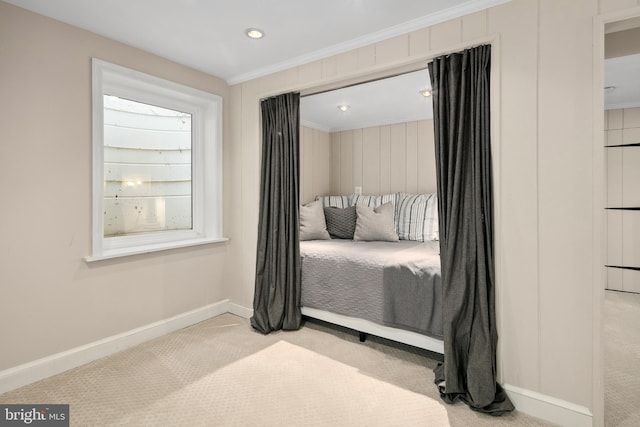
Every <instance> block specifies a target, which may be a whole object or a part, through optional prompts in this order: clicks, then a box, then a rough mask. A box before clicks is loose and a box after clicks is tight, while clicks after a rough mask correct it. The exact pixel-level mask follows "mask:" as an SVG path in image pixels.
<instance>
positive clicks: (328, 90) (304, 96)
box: [300, 67, 427, 98]
mask: <svg viewBox="0 0 640 427" xmlns="http://www.w3.org/2000/svg"><path fill="white" fill-rule="evenodd" d="M426 69H427V67H422V68H418V69H415V70H412V71H403V72H399V73H395V74H389V75H387V76H384V77H378V78H374V79H369V80H363V81H361V82H357V83H351V84H348V85H344V86H340V87H336V88H333V89H325V90H319V91H317V92H311V93H306V94H304V95H300V98H306V97H307V96H313V95H320V94H322V93H327V92H333V91H334V90H340V89H346V88H349V87H353V86H358V85H363V84H365V83H371V82H377V81H379V80H385V79H390V78H392V77H398V76H402V75H405V74H409V73H415V72H416V71H423V70H426Z"/></svg>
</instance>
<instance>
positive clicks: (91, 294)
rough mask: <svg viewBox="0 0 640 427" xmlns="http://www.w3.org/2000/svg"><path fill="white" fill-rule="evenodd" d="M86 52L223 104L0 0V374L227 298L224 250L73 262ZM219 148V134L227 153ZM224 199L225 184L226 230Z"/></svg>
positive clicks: (84, 219)
mask: <svg viewBox="0 0 640 427" xmlns="http://www.w3.org/2000/svg"><path fill="white" fill-rule="evenodd" d="M91 57H98V58H100V59H103V60H106V61H109V62H113V63H116V64H120V65H123V66H126V67H130V68H133V69H136V70H139V71H142V72H146V73H149V74H152V75H155V76H159V77H162V78H165V79H168V80H172V81H175V82H179V83H182V84H185V85H188V86H192V87H195V88H198V89H202V90H205V91H208V92H211V93H216V94H218V95H221V96H222V97H223V99H224V102H225V106H227V107H228V105H229V87H228V86H227V84H226V83H225V82H224V81H223V80H220V79H218V78H215V77H212V76H209V75H206V74H203V73H200V72H197V71H195V70H193V69H189V68H187V67H184V66H181V65H178V64H176V63H172V62H170V61H167V60H165V59H162V58H160V57H157V56H154V55H152V54H149V53H145V52H143V51H140V50H138V49H134V48H132V47H128V46H125V45H122V44H120V43H117V42H115V41H112V40H108V39H105V38H103V37H99V36H97V35H95V34H92V33H89V32H86V31H83V30H80V29H78V28H74V27H71V26H68V25H65V24H62V23H60V22H57V21H54V20H52V19H49V18H45V17H43V16H40V15H36V14H34V13H31V12H28V11H25V10H23V9H20V8H17V7H14V6H11V5H8V4H6V3H3V2H0V94H2V102H1V103H0V135H1V140H2V154H1V155H0V189H1V191H0V193H1V194H2V196H3V202H2V209H1V210H0V235H1V236H2V239H1V241H2V243H0V290H1V291H2V297H0V342H1V343H2V350H0V371H2V370H5V369H8V368H11V367H15V366H17V365H20V364H23V363H27V362H30V361H33V360H35V359H38V358H41V357H45V356H49V355H53V354H56V353H59V352H62V351H66V350H69V349H72V348H74V347H76V346H80V345H84V344H88V343H91V342H94V341H96V340H100V339H102V338H105V337H110V336H113V335H116V334H120V333H123V332H127V331H130V330H132V329H134V328H137V327H141V326H144V325H147V324H150V323H152V322H156V321H160V320H162V319H166V318H168V317H171V316H174V315H177V314H181V313H184V312H187V311H189V310H193V309H196V308H199V307H203V306H205V305H207V304H210V303H213V302H217V301H220V300H221V299H223V298H226V297H227V289H226V285H225V283H226V282H227V280H229V277H227V276H225V274H226V272H225V266H226V265H227V263H228V257H229V253H228V252H229V247H228V245H224V244H219V245H206V246H201V247H197V248H190V249H178V250H171V251H166V252H158V253H155V254H150V255H140V256H133V257H127V258H121V259H114V260H109V261H103V262H96V263H92V264H87V263H85V262H84V261H83V257H84V256H86V255H89V254H90V251H91V162H92V156H91V144H92V142H91V134H92V132H91ZM224 114H225V118H226V119H225V120H227V122H226V124H227V126H226V127H225V129H228V128H229V126H228V117H229V111H228V108H226V109H225V113H224ZM229 142H230V139H229V138H228V133H225V150H226V151H225V153H227V154H231V153H232V152H233V150H232V149H231V148H230V147H229ZM228 160H229V158H226V159H225V163H227V162H228ZM229 196H230V192H229V188H228V186H226V187H225V201H226V202H229V203H227V204H226V205H225V208H226V209H225V218H226V227H225V228H226V230H225V231H226V232H227V233H228V231H229V229H230V225H231V222H232V220H233V216H232V215H231V211H230V208H231V203H230V197H229Z"/></svg>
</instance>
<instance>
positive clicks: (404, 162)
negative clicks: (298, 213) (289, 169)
mask: <svg viewBox="0 0 640 427" xmlns="http://www.w3.org/2000/svg"><path fill="white" fill-rule="evenodd" d="M300 136H301V158H302V162H301V171H300V175H301V178H300V180H301V202H302V203H308V202H310V201H312V200H314V198H315V196H317V195H328V194H353V193H354V191H355V187H356V186H359V187H362V192H363V194H385V193H391V192H397V191H403V192H408V193H434V192H435V191H436V173H435V151H434V150H435V148H434V142H433V120H419V121H413V122H407V123H397V124H393V125H385V126H372V127H368V128H364V129H352V130H347V131H340V132H331V133H327V132H324V131H321V130H317V129H312V128H309V127H304V126H303V127H302V130H301V133H300Z"/></svg>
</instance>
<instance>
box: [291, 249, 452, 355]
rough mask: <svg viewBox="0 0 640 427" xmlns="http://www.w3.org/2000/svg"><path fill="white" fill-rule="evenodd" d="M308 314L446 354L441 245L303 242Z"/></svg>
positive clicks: (305, 310) (305, 312) (304, 303)
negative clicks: (443, 323) (443, 334)
mask: <svg viewBox="0 0 640 427" xmlns="http://www.w3.org/2000/svg"><path fill="white" fill-rule="evenodd" d="M300 253H301V260H302V291H301V305H302V314H303V315H304V316H308V317H312V318H316V319H320V320H323V321H326V322H330V323H334V324H337V325H341V326H345V327H348V328H351V329H354V330H356V331H359V332H360V333H361V337H362V334H363V333H366V334H371V335H376V336H380V337H383V338H387V339H391V340H394V341H398V342H402V343H405V344H409V345H412V346H416V347H420V348H423V349H426V350H429V351H433V352H436V353H440V354H442V353H443V352H444V346H443V342H442V309H441V307H442V284H441V280H440V256H439V244H438V242H437V241H428V242H416V241H406V240H400V241H397V242H381V241H366V242H365V241H353V240H346V239H331V240H309V241H302V242H300Z"/></svg>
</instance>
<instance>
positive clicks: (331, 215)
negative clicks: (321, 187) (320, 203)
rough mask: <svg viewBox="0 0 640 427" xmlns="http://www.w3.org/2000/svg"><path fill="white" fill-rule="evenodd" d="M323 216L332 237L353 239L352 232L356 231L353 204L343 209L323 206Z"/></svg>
mask: <svg viewBox="0 0 640 427" xmlns="http://www.w3.org/2000/svg"><path fill="white" fill-rule="evenodd" d="M324 218H325V220H326V222H327V231H328V232H329V235H330V236H331V238H332V239H349V240H351V239H353V233H354V232H355V231H356V207H355V206H349V207H348V208H344V209H340V208H333V207H325V208H324Z"/></svg>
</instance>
